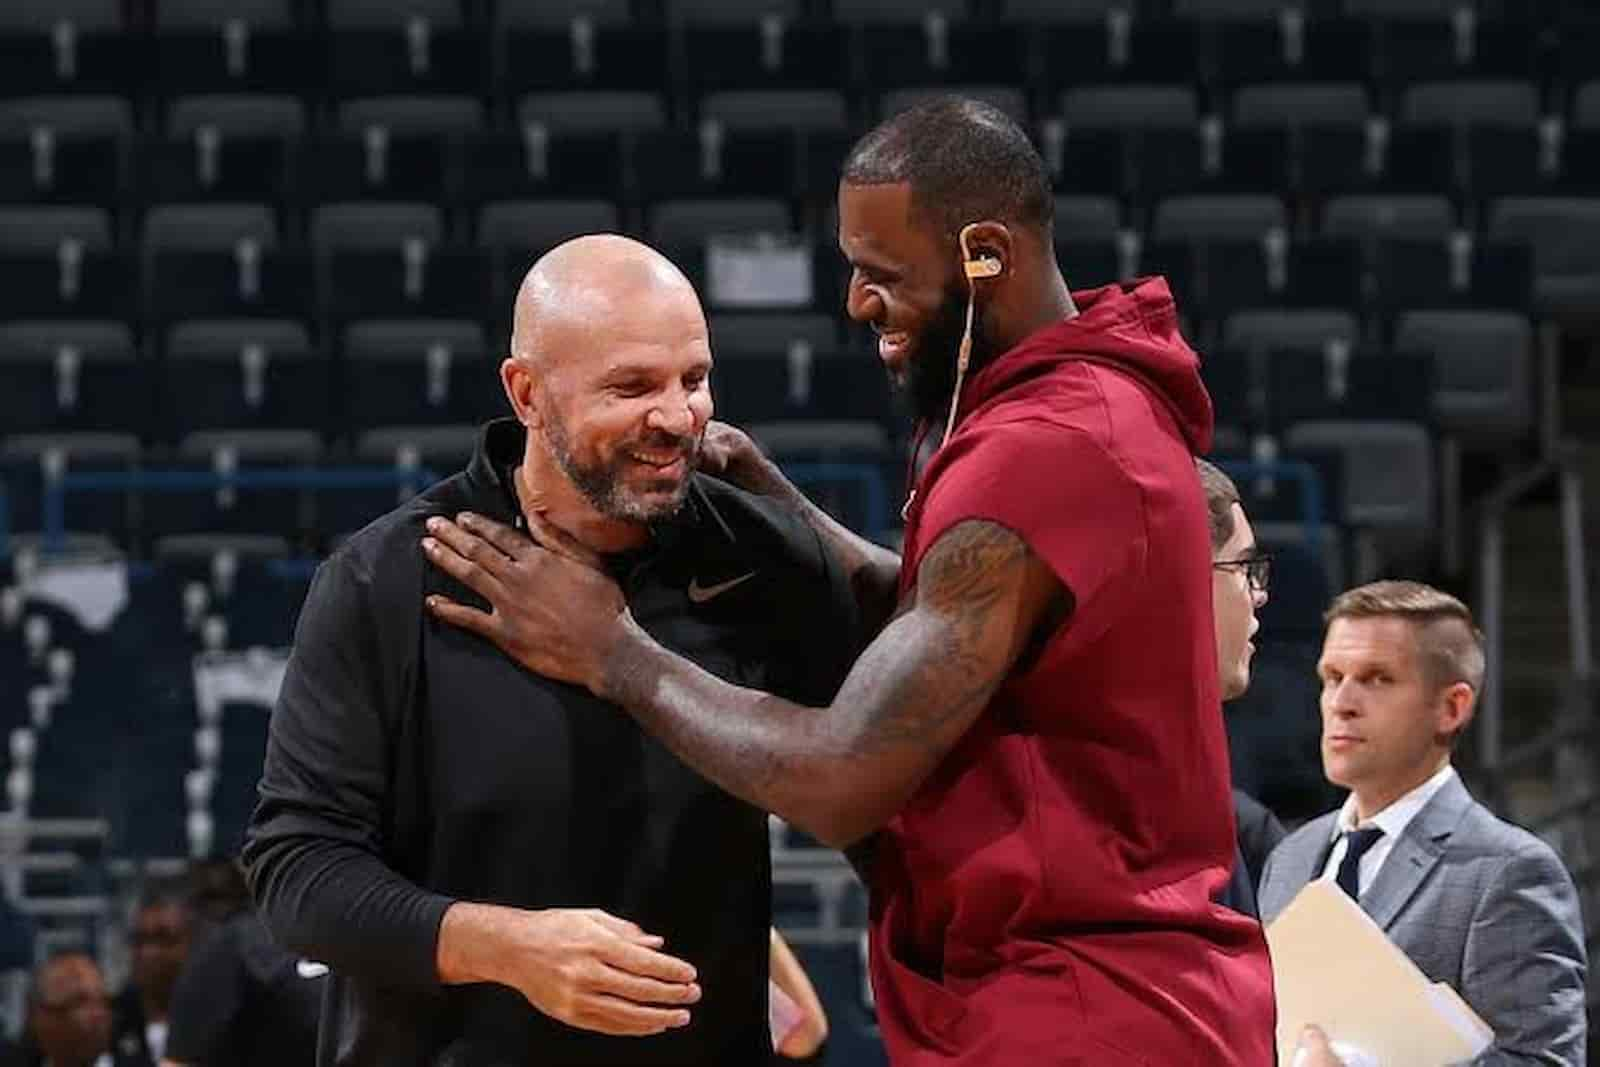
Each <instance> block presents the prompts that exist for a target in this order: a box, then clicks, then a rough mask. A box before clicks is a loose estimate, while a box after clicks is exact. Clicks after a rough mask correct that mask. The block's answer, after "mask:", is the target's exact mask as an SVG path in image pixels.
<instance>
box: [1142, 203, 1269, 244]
mask: <svg viewBox="0 0 1600 1067" xmlns="http://www.w3.org/2000/svg"><path fill="white" fill-rule="evenodd" d="M1287 225H1288V216H1287V213H1286V212H1285V210H1284V206H1283V201H1281V200H1279V199H1278V198H1277V197H1273V196H1187V197H1175V198H1173V199H1170V200H1165V201H1163V202H1162V203H1161V204H1160V205H1158V206H1157V208H1156V213H1155V220H1154V225H1153V226H1152V228H1151V232H1152V234H1153V235H1154V236H1155V237H1157V238H1158V239H1162V240H1172V241H1206V240H1229V239H1234V240H1252V239H1254V240H1260V239H1262V238H1264V237H1266V236H1267V235H1268V234H1269V233H1272V232H1274V231H1282V230H1284V229H1285V228H1286V227H1287Z"/></svg>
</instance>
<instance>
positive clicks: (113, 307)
mask: <svg viewBox="0 0 1600 1067" xmlns="http://www.w3.org/2000/svg"><path fill="white" fill-rule="evenodd" d="M3 225H4V224H3V220H0V229H3ZM0 273H3V274H4V276H5V279H6V284H5V285H4V286H0V322H5V321H8V320H15V319H89V320H113V321H120V322H132V321H133V320H134V319H136V318H137V317H138V314H139V301H140V296H141V293H140V279H139V263H138V261H137V260H136V259H135V258H133V257H132V256H129V255H127V254H124V253H119V252H112V251H108V250H104V249H99V250H96V249H89V250H86V249H85V248H84V246H83V245H82V244H80V243H78V242H77V241H76V240H73V239H68V240H65V241H62V242H61V243H59V244H57V245H55V246H54V247H49V248H47V249H38V250H32V251H30V250H27V249H25V248H24V249H21V250H18V249H17V248H15V246H11V247H7V245H6V244H5V243H4V241H3V239H0Z"/></svg>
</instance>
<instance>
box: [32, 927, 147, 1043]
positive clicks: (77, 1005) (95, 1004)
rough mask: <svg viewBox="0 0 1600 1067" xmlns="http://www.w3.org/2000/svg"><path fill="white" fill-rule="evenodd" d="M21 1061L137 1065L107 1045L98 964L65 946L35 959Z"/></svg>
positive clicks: (107, 1009)
mask: <svg viewBox="0 0 1600 1067" xmlns="http://www.w3.org/2000/svg"><path fill="white" fill-rule="evenodd" d="M27 1011H28V1016H27V1019H28V1021H27V1030H26V1033H25V1037H24V1041H23V1062H24V1063H26V1064H28V1065H29V1067H141V1065H143V1064H146V1063H148V1061H146V1060H143V1059H142V1058H140V1057H124V1056H122V1055H120V1054H119V1053H117V1052H116V1051H115V1050H114V1049H113V1046H112V1044H111V1024H112V1017H111V998H110V996H109V995H108V994H107V992H106V983H105V978H104V976H103V975H102V974H101V972H100V965H99V964H97V963H96V962H95V960H94V957H92V956H90V955H89V954H88V953H87V952H83V951H79V950H69V951H65V952H61V953H58V954H56V955H54V956H52V957H51V958H50V959H48V960H46V961H45V962H44V963H41V964H40V965H39V966H38V967H37V968H36V969H35V970H34V973H33V980H32V983H31V984H30V986H29V988H28V1004H27Z"/></svg>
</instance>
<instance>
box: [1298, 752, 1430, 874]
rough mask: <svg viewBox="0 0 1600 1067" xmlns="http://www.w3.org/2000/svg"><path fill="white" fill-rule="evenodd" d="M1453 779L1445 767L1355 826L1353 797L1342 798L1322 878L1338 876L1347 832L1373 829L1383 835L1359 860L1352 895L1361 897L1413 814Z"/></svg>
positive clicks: (1323, 866)
mask: <svg viewBox="0 0 1600 1067" xmlns="http://www.w3.org/2000/svg"><path fill="white" fill-rule="evenodd" d="M1455 776H1456V769H1455V768H1454V767H1452V766H1450V764H1448V763H1446V764H1445V765H1444V767H1443V768H1441V769H1440V770H1439V772H1438V773H1437V774H1435V775H1434V776H1433V777H1432V778H1429V779H1428V780H1427V781H1426V782H1423V783H1422V784H1421V785H1419V786H1417V787H1416V788H1415V789H1413V790H1412V791H1411V792H1409V793H1407V794H1406V795H1405V796H1403V797H1401V798H1400V799H1399V800H1397V801H1395V802H1394V803H1393V804H1390V805H1389V806H1388V807H1386V808H1384V809H1383V810H1382V811H1380V812H1378V813H1377V814H1376V815H1374V816H1372V818H1370V819H1364V820H1361V821H1359V822H1358V821H1357V819H1356V796H1355V794H1354V793H1351V794H1350V795H1349V796H1348V797H1346V798H1345V802H1344V807H1342V808H1340V809H1339V817H1338V818H1337V819H1335V820H1334V825H1333V851H1332V852H1330V853H1328V862H1327V863H1325V864H1323V865H1322V877H1323V878H1334V877H1336V876H1337V875H1338V873H1339V864H1341V863H1343V862H1344V854H1345V852H1346V851H1347V849H1348V848H1349V845H1348V843H1347V842H1346V841H1345V837H1344V835H1345V833H1346V832H1347V831H1350V830H1359V829H1361V828H1363V827H1367V826H1376V827H1377V828H1378V829H1380V830H1382V831H1383V836H1382V837H1380V838H1378V840H1377V841H1375V842H1373V844H1372V847H1371V848H1369V849H1368V850H1367V854H1366V855H1364V856H1362V857H1361V865H1360V867H1358V868H1357V870H1356V886H1357V893H1356V895H1357V896H1359V895H1360V894H1362V893H1365V892H1366V891H1367V889H1368V888H1369V887H1370V886H1371V885H1372V880H1373V879H1374V878H1376V877H1378V870H1379V868H1381V867H1382V866H1383V861H1384V860H1386V859H1388V858H1389V853H1390V852H1393V851H1394V843H1395V842H1396V841H1398V840H1399V839H1400V835H1401V834H1402V833H1404V832H1405V829H1406V827H1407V826H1409V825H1411V820H1412V819H1415V818H1416V817H1417V812H1419V811H1421V810H1422V809H1423V808H1424V807H1426V806H1427V803H1428V801H1430V800H1432V799H1433V795H1434V794H1435V793H1437V792H1438V791H1439V790H1441V789H1443V788H1444V787H1445V785H1446V784H1447V783H1448V782H1449V781H1450V779H1452V778H1454V777H1455Z"/></svg>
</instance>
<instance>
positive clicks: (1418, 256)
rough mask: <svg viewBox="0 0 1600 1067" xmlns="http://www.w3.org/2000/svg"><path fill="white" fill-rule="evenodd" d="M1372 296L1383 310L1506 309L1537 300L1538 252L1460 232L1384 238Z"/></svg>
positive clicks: (1376, 255) (1375, 266)
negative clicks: (1430, 236)
mask: <svg viewBox="0 0 1600 1067" xmlns="http://www.w3.org/2000/svg"><path fill="white" fill-rule="evenodd" d="M1373 251H1374V255H1373V287H1372V291H1373V297H1374V301H1375V305H1376V307H1377V308H1378V310H1379V311H1380V312H1382V313H1383V314H1389V315H1392V314H1394V313H1395V312H1398V311H1401V310H1404V309H1408V308H1433V309H1439V308H1449V307H1460V308H1477V309H1480V310H1482V309H1494V308H1503V309H1507V310H1511V311H1518V312H1526V311H1527V310H1528V309H1529V308H1530V307H1531V306H1532V304H1533V255H1532V252H1531V250H1530V249H1529V248H1528V247H1527V246H1526V245H1524V244H1520V243H1515V242H1504V241H1482V240H1478V239H1476V238H1474V237H1473V236H1472V235H1471V234H1468V233H1465V232H1461V233H1457V234H1453V235H1452V236H1451V237H1449V238H1447V239H1443V240H1439V239H1434V240H1394V241H1380V242H1378V244H1377V245H1376V247H1375V248H1374V250H1373Z"/></svg>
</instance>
